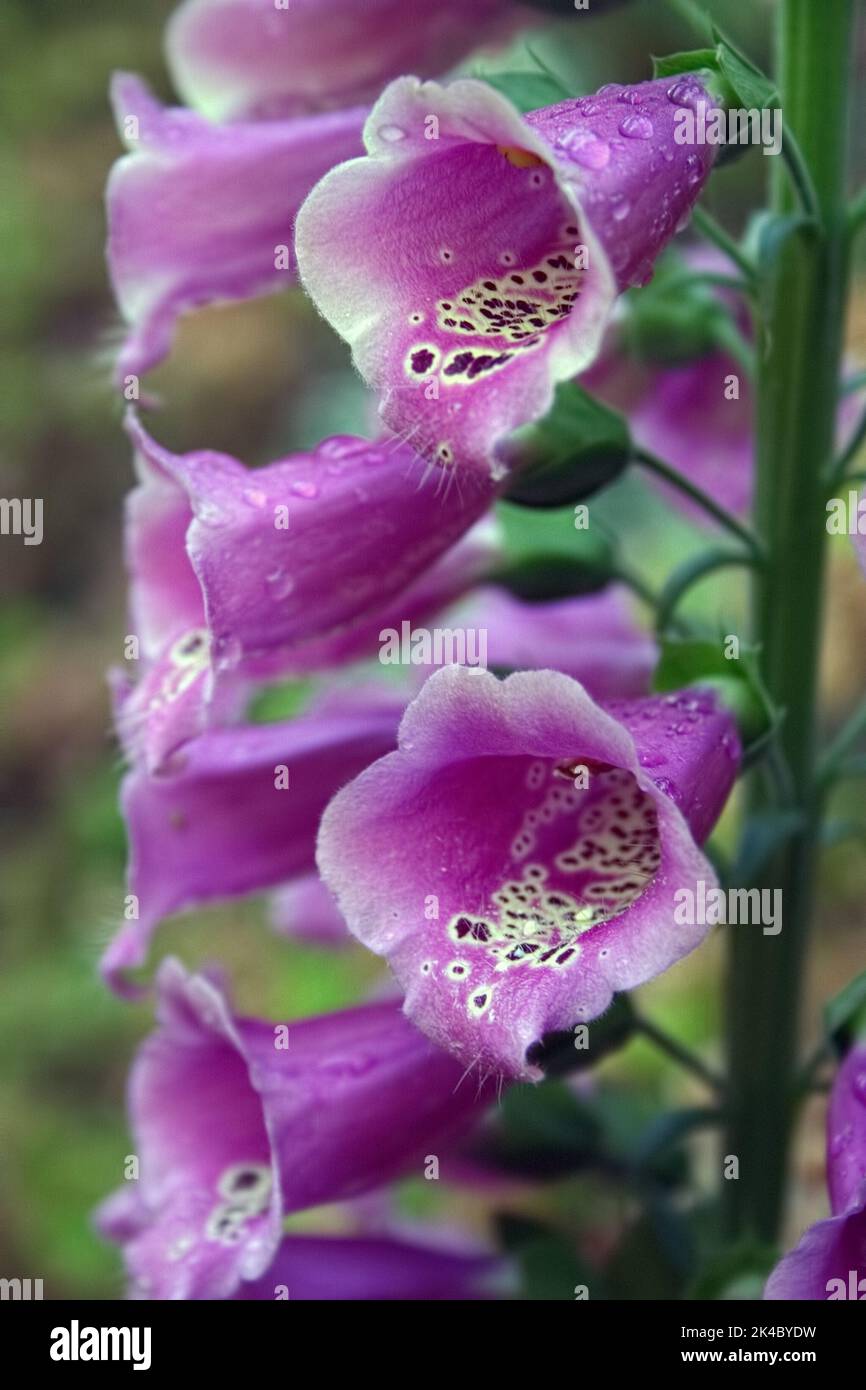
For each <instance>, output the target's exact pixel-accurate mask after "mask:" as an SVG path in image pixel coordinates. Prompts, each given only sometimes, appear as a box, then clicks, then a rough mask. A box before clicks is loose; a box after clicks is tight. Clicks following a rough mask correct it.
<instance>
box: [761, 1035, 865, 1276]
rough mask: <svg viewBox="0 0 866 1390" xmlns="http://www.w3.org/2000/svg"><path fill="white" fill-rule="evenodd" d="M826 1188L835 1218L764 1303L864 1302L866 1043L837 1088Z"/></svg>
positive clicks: (807, 1240) (795, 1258)
mask: <svg viewBox="0 0 866 1390" xmlns="http://www.w3.org/2000/svg"><path fill="white" fill-rule="evenodd" d="M827 1186H828V1188H829V1191H830V1210H831V1211H832V1213H833V1214H832V1216H829V1217H827V1218H826V1219H825V1220H824V1221H816V1222H815V1224H814V1225H813V1226H810V1227H809V1229H808V1230H807V1231H806V1233H805V1234H804V1235H803V1236H802V1238H801V1240H800V1242H799V1244H798V1245H796V1246H795V1247H794V1249H793V1250H790V1251H789V1252H788V1254H787V1255H785V1256H784V1258H783V1259H782V1260H781V1262H780V1263H779V1264H778V1265H777V1266H776V1268H775V1269H774V1270H773V1273H772V1274H771V1275H770V1278H769V1280H768V1282H767V1286H766V1288H765V1290H764V1298H767V1299H779V1300H796V1299H828V1300H831V1301H836V1300H839V1299H856V1300H857V1301H858V1302H864V1301H866V1041H860V1042H859V1043H858V1044H856V1045H855V1046H854V1047H852V1049H851V1051H850V1052H849V1053H848V1054H847V1056H846V1057H845V1060H844V1061H843V1062H842V1065H841V1066H840V1068H839V1070H838V1072H837V1074H836V1079H835V1081H834V1083H833V1091H832V1094H831V1097H830V1107H829V1111H828V1115H827Z"/></svg>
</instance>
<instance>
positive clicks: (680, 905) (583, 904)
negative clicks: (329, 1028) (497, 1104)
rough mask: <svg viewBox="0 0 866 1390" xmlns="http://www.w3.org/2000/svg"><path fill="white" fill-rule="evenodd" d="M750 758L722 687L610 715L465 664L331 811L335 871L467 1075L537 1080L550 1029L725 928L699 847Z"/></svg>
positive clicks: (427, 694)
mask: <svg viewBox="0 0 866 1390" xmlns="http://www.w3.org/2000/svg"><path fill="white" fill-rule="evenodd" d="M739 755H740V745H739V738H738V735H737V732H736V728H735V726H734V723H733V720H732V718H731V717H730V716H729V714H728V713H727V712H726V711H724V710H722V709H721V708H719V706H718V705H717V703H716V701H715V697H714V696H713V695H712V694H710V693H709V692H695V691H688V692H684V693H683V694H680V695H668V696H656V697H648V698H645V699H636V700H633V701H619V702H615V703H613V704H611V705H610V706H608V707H607V708H606V709H605V708H602V707H601V706H599V705H597V704H596V703H595V702H594V701H593V700H592V699H591V698H590V696H589V695H588V694H587V693H586V691H585V690H584V689H583V687H582V686H581V685H579V684H578V683H577V682H576V681H574V680H571V679H569V678H568V677H567V676H564V675H561V674H559V673H556V672H552V671H530V672H525V673H519V674H517V675H512V676H510V677H509V678H508V679H507V680H505V681H498V680H497V679H496V678H495V677H494V676H492V675H491V674H489V673H486V672H483V671H471V670H468V669H466V668H461V667H449V668H446V669H444V670H441V671H438V672H436V673H435V674H434V675H433V676H431V677H430V679H429V680H428V681H427V683H426V685H425V686H424V688H423V690H422V691H421V693H420V695H419V696H418V698H417V699H416V700H415V701H414V702H413V703H412V704H411V705H410V706H409V709H408V710H407V712H406V715H405V716H404V718H403V721H402V723H401V726H400V734H399V744H398V749H397V751H396V752H394V753H391V754H389V755H388V756H386V757H384V758H382V759H380V760H379V761H378V762H376V763H374V764H373V765H372V766H371V767H370V768H368V769H367V770H366V771H365V772H364V773H362V775H361V776H360V777H358V778H357V779H356V780H355V781H354V782H352V783H350V784H349V785H348V786H347V787H344V788H343V790H342V791H341V792H339V793H338V795H337V796H336V797H335V798H334V800H333V801H332V802H331V804H330V806H329V807H328V809H327V811H326V812H325V815H324V817H323V819H322V826H321V830H320V834H319V849H318V862H319V870H320V872H321V874H322V877H323V878H324V880H325V882H326V883H327V884H328V885H329V887H330V888H331V889H332V890H333V891H334V893H335V894H336V897H337V901H338V904H339V907H340V910H341V911H342V913H343V914H344V916H345V918H346V921H347V923H348V926H349V929H350V930H351V931H352V933H353V934H354V935H355V936H357V937H358V939H359V940H360V941H361V942H363V944H364V945H366V946H368V947H369V948H370V949H371V950H373V951H375V952H376V953H377V954H379V955H382V956H385V957H387V959H388V961H389V963H390V965H391V968H392V970H393V971H394V974H395V975H396V977H397V980H398V982H399V984H400V986H401V987H402V989H403V991H404V993H405V996H406V999H405V1009H406V1012H407V1014H408V1015H409V1017H410V1018H411V1019H413V1021H414V1022H415V1023H417V1024H418V1026H419V1027H421V1028H422V1029H423V1030H424V1031H425V1032H426V1033H427V1034H428V1035H429V1036H430V1037H431V1038H432V1039H433V1040H434V1041H435V1042H437V1043H439V1044H440V1045H441V1046H442V1047H446V1048H448V1049H450V1050H451V1051H452V1052H453V1053H454V1054H455V1056H457V1057H458V1058H459V1059H460V1060H461V1061H462V1062H463V1064H464V1065H465V1066H466V1067H473V1066H478V1067H480V1068H481V1069H482V1070H483V1071H488V1070H492V1071H495V1072H498V1073H504V1074H507V1075H512V1076H522V1077H529V1078H532V1077H537V1075H538V1074H539V1073H538V1069H537V1067H536V1066H535V1065H534V1057H535V1055H536V1053H535V1048H536V1044H538V1043H539V1042H541V1040H542V1039H543V1038H544V1036H545V1034H548V1033H551V1032H558V1031H562V1030H568V1029H571V1028H573V1027H574V1026H575V1025H578V1024H582V1023H585V1022H586V1021H587V1020H589V1019H592V1018H595V1017H596V1016H597V1015H598V1014H600V1013H602V1012H603V1011H604V1010H605V1009H606V1008H607V1006H608V1005H609V1003H610V1001H611V998H612V996H613V994H614V993H615V992H616V991H618V990H627V989H631V988H633V987H634V986H635V985H639V984H642V983H644V982H645V981H646V980H649V979H651V978H652V977H653V976H655V975H658V974H660V973H661V972H662V971H663V970H665V969H667V968H668V966H670V965H672V964H673V963H674V962H675V961H677V960H679V959H680V957H682V956H684V955H686V953H687V952H689V951H690V950H692V949H693V948H694V947H695V946H697V945H698V944H699V942H700V941H702V940H703V938H704V937H705V936H706V934H707V932H708V930H709V928H710V925H711V924H712V922H713V921H714V920H715V919H714V918H713V917H712V915H711V914H708V913H706V912H705V911H704V910H703V904H704V903H705V902H706V893H707V892H708V891H709V890H710V889H712V888H714V887H715V877H714V874H713V870H712V868H711V866H710V864H709V862H708V860H707V859H706V858H705V857H704V855H703V854H702V853H701V851H700V850H699V849H698V843H700V842H701V841H702V840H703V839H704V838H705V837H706V836H707V834H708V833H709V831H710V829H711V828H712V826H713V824H714V822H715V820H716V818H717V817H718V815H719V813H720V811H721V809H722V807H723V806H724V803H725V800H726V798H727V796H728V793H729V791H730V789H731V785H732V783H733V780H734V777H735V774H736V771H737V768H738V763H739ZM702 885H703V887H702Z"/></svg>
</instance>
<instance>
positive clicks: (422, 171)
mask: <svg viewBox="0 0 866 1390" xmlns="http://www.w3.org/2000/svg"><path fill="white" fill-rule="evenodd" d="M701 103H706V104H709V98H708V97H707V94H706V92H705V91H704V89H703V87H702V86H701V85H700V83H699V82H698V80H697V78H695V77H691V76H686V77H680V78H677V79H676V80H674V81H671V80H670V79H664V80H658V81H652V82H642V83H639V84H638V85H636V86H632V87H622V86H615V85H611V86H608V87H607V88H603V89H602V90H601V91H600V92H598V93H597V94H596V95H594V96H592V97H585V98H582V99H581V100H578V101H571V100H570V101H565V102H561V103H560V104H558V105H556V106H552V107H547V108H544V109H542V110H539V111H534V112H531V113H530V114H529V115H526V116H522V115H520V113H519V112H518V111H517V110H516V108H515V107H514V106H512V105H511V103H510V102H509V101H508V100H507V99H506V98H505V97H503V96H501V95H500V94H499V93H498V92H496V91H494V90H493V89H492V88H491V87H489V86H487V85H486V84H484V83H483V82H477V81H473V80H468V79H467V80H460V81H456V82H453V83H451V84H450V85H449V86H447V87H442V86H439V85H437V84H436V83H433V82H427V83H422V82H419V81H418V79H417V78H411V77H406V78H401V79H399V80H398V81H396V82H394V83H392V84H391V86H390V87H388V88H387V89H386V91H385V92H384V93H383V95H382V97H381V98H380V100H379V101H378V102H377V104H376V106H375V107H374V108H373V111H372V112H371V114H370V116H369V119H368V121H367V124H366V126H365V128H364V142H365V145H366V149H367V154H366V156H364V157H363V158H360V159H353V160H350V161H349V162H348V163H346V164H342V165H339V166H338V167H337V168H335V169H333V170H332V171H331V172H330V173H329V174H327V175H326V176H325V177H324V178H323V179H322V181H321V182H320V183H319V184H318V185H317V186H316V188H315V189H314V190H313V192H312V193H311V194H310V196H309V198H308V199H307V201H306V202H305V203H304V205H303V207H302V208H301V211H300V213H299V215H298V219H297V224H296V238H295V249H296V254H297V258H298V265H299V268H300V272H301V276H302V279H303V281H304V284H305V286H306V288H307V289H308V291H309V292H310V294H311V295H312V297H313V299H314V300H315V302H316V303H317V305H318V306H319V308H320V310H321V311H322V313H323V314H324V315H325V317H326V318H327V319H328V321H329V322H330V323H331V324H332V325H333V326H334V327H335V328H336V329H337V331H338V332H339V333H340V334H341V335H342V336H343V337H344V338H345V339H346V340H347V342H349V343H350V345H351V347H352V350H353V353H354V358H355V362H356V364H357V366H358V368H359V370H360V372H361V374H362V375H363V376H364V378H365V379H366V380H367V381H368V382H369V383H370V384H371V385H372V386H374V387H375V388H377V390H378V391H379V392H380V394H381V396H382V417H383V419H384V420H385V422H386V423H387V424H388V425H389V427H390V428H392V429H394V430H395V431H398V432H401V431H402V432H404V433H405V435H406V437H408V438H411V440H412V443H413V445H414V447H415V448H416V449H418V450H419V452H421V453H423V454H424V455H425V457H428V458H435V459H438V460H439V461H440V462H441V463H445V464H447V465H453V464H456V465H458V466H459V467H460V468H462V469H467V468H470V467H474V468H476V469H479V470H481V471H492V472H493V473H494V474H496V473H498V472H500V471H501V470H502V469H503V467H504V466H505V464H504V462H503V454H502V451H501V450H499V451H497V445H499V444H500V442H501V441H502V439H503V436H505V435H507V434H508V433H509V432H511V431H512V430H514V429H515V428H516V427H518V426H520V425H523V424H525V423H527V422H528V421H529V420H532V419H534V418H536V417H538V416H540V415H543V414H544V413H545V412H546V411H547V409H548V408H549V406H550V404H551V402H552V399H553V391H554V387H555V386H556V383H557V382H559V381H563V380H566V379H568V378H569V377H573V376H575V375H576V374H577V373H579V372H581V371H583V370H585V369H586V368H587V367H588V366H589V365H590V364H591V363H592V361H593V360H594V358H595V357H596V354H597V352H598V350H599V346H600V343H601V338H602V334H603V332H604V329H605V327H606V325H607V323H608V320H609V317H610V314H611V310H612V308H613V305H614V302H615V299H616V296H617V294H618V292H619V291H620V290H622V289H624V288H626V287H627V286H628V285H633V284H642V283H644V282H645V281H646V280H647V279H648V278H649V277H650V276H651V274H652V268H653V262H654V260H655V258H656V257H657V256H658V254H659V253H660V252H661V250H662V249H663V247H664V246H665V245H666V243H667V242H668V241H669V240H670V238H671V237H672V236H673V234H674V232H675V231H676V230H677V229H678V228H680V227H682V226H683V225H684V223H685V222H686V220H687V218H688V215H689V212H690V210H691V208H692V205H693V204H694V202H695V200H696V199H697V197H698V196H699V194H700V192H701V189H702V187H703V185H704V182H705V180H706V177H707V175H708V173H709V171H710V167H711V165H712V162H713V157H714V154H715V148H714V147H713V146H711V145H701V144H691V145H689V144H683V143H680V141H679V140H678V138H677V137H678V136H679V135H680V129H679V125H678V122H677V120H676V117H677V113H680V114H682V113H683V111H684V110H685V108H697V107H698V106H699V105H700V104H701Z"/></svg>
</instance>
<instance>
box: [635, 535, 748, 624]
mask: <svg viewBox="0 0 866 1390" xmlns="http://www.w3.org/2000/svg"><path fill="white" fill-rule="evenodd" d="M756 563H757V562H756V560H755V558H754V556H753V555H752V554H751V552H747V553H745V554H744V553H743V552H742V551H736V552H735V551H731V550H702V551H700V552H699V553H698V554H697V555H691V556H689V558H688V559H687V560H684V561H683V563H682V564H681V565H678V566H677V568H676V569H675V570H674V572H673V574H672V575H671V576H670V578H669V579H668V581H667V583H666V584H665V586H664V588H663V589H662V591H661V594H660V595H659V599H658V605H657V608H656V631H658V632H661V633H663V632H666V631H667V629H668V627H669V626H670V623H671V620H672V618H673V616H674V614H675V613H676V610H677V608H678V607H679V604H680V602H681V601H682V599H683V598H684V597H685V595H686V594H687V593H688V592H689V590H690V589H692V588H693V587H694V585H695V584H699V583H700V581H701V580H702V579H705V578H706V576H707V575H710V574H715V573H716V572H717V571H718V570H722V569H737V568H740V567H741V566H743V565H754V564H756Z"/></svg>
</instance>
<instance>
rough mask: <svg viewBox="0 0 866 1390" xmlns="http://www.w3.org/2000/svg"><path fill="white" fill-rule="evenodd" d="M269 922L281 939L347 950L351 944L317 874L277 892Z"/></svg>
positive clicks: (339, 915)
mask: <svg viewBox="0 0 866 1390" xmlns="http://www.w3.org/2000/svg"><path fill="white" fill-rule="evenodd" d="M270 920H271V925H272V926H273V928H274V930H275V931H276V932H279V933H280V935H281V936H288V937H291V938H292V939H293V940H295V941H308V942H309V943H310V944H311V945H313V946H344V945H345V944H346V943H347V942H349V941H351V940H352V938H351V937H350V935H349V929H348V927H347V926H346V923H345V920H344V918H343V914H342V913H341V912H340V909H339V908H338V907H337V904H336V903H335V902H334V895H333V893H331V892H330V890H329V889H328V888H327V887H326V886H325V884H324V883H323V882H322V880H321V879H320V878H319V875H318V874H317V873H310V874H305V875H304V876H303V877H302V878H296V879H293V880H292V882H291V883H285V884H283V886H282V887H281V888H278V889H277V891H276V893H274V894H273V896H272V898H271V902H270Z"/></svg>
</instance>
